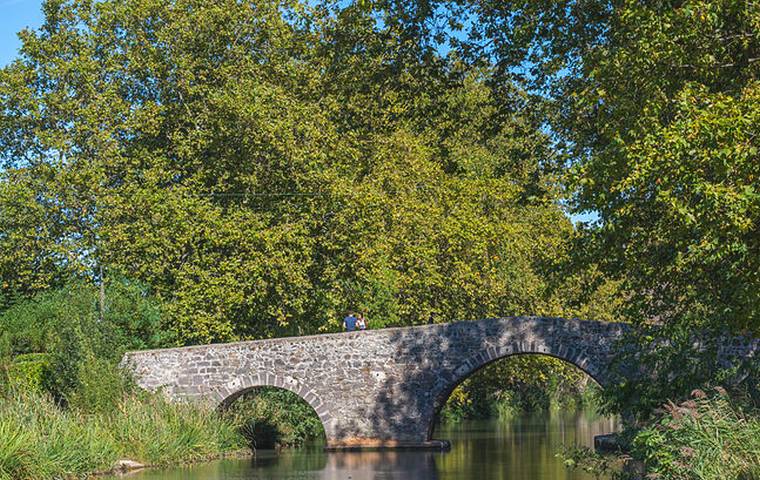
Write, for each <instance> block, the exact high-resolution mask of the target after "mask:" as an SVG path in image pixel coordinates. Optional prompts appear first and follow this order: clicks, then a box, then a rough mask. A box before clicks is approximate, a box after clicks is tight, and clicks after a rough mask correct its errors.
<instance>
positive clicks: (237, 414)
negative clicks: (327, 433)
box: [226, 387, 324, 450]
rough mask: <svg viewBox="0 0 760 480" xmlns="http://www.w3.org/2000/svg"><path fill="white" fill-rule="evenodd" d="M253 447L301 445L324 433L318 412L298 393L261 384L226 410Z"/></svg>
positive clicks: (227, 416)
mask: <svg viewBox="0 0 760 480" xmlns="http://www.w3.org/2000/svg"><path fill="white" fill-rule="evenodd" d="M226 418H227V419H228V420H229V421H230V422H231V423H232V424H234V425H236V426H237V428H238V429H239V431H240V432H241V433H242V435H243V436H244V437H245V439H246V441H247V443H248V445H249V446H250V447H251V449H252V450H255V449H256V448H277V447H289V446H300V445H303V443H304V442H306V441H308V440H314V439H318V438H321V437H323V436H324V429H323V427H322V422H321V420H320V419H319V417H318V416H317V414H316V412H315V411H314V410H313V409H312V408H311V407H310V406H309V404H307V403H306V402H305V401H304V400H303V399H301V398H300V397H299V396H298V395H296V394H295V393H293V392H291V391H288V390H284V389H281V388H273V387H262V388H257V389H255V390H253V391H252V392H250V393H248V394H246V395H244V396H243V397H242V398H240V399H238V400H237V401H236V402H235V403H234V404H233V405H232V406H231V407H230V409H229V410H228V411H227V412H226Z"/></svg>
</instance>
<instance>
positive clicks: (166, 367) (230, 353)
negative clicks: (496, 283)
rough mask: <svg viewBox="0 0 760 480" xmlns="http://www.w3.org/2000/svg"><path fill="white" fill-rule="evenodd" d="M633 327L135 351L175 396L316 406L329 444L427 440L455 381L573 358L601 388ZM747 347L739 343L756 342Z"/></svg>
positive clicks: (581, 325)
mask: <svg viewBox="0 0 760 480" xmlns="http://www.w3.org/2000/svg"><path fill="white" fill-rule="evenodd" d="M628 328H629V327H628V326H627V325H624V324H616V323H602V322H593V321H581V320H565V319H559V318H538V317H519V318H503V319H488V320H480V321H473V322H457V323H448V324H438V325H425V326H418V327H407V328H389V329H381V330H367V331H361V332H350V333H338V334H326V335H315V336H307V337H289V338H279V339H272V340H259V341H251V342H238V343H228V344H215V345H204V346H194V347H185V348H175V349H162V350H151V351H141V352H130V353H128V354H127V355H126V356H125V359H124V364H125V365H127V366H128V368H130V369H131V370H132V371H133V372H134V375H135V378H136V381H137V383H138V384H139V385H140V386H142V387H143V388H146V389H149V390H159V389H161V390H162V391H163V392H164V393H165V394H167V395H168V396H169V397H170V398H172V399H176V400H200V401H206V402H212V403H214V404H215V405H219V406H225V405H227V404H230V403H231V402H233V401H234V400H235V399H236V398H237V397H239V396H240V395H242V394H243V393H245V392H247V391H249V390H251V389H253V388H256V387H261V386H275V387H280V388H284V389H288V390H291V391H293V392H295V393H296V394H298V395H299V396H301V398H303V399H304V400H305V401H306V402H308V403H309V405H311V406H312V407H313V408H314V410H315V411H316V413H317V415H319V418H320V419H321V420H322V423H323V424H324V427H325V434H326V437H327V438H326V439H327V444H328V448H351V447H405V446H426V445H431V444H430V440H431V439H430V435H431V432H432V427H433V423H434V419H435V416H436V414H437V411H438V410H439V408H440V407H441V406H442V405H443V403H445V401H446V399H447V398H448V396H449V394H450V392H451V391H452V390H453V388H454V387H455V386H456V385H458V384H459V383H460V382H462V381H463V380H464V379H466V378H467V377H468V376H469V375H471V374H472V373H473V372H474V371H476V370H478V369H480V368H482V367H483V366H485V365H487V364H488V363H490V362H492V361H494V360H497V359H500V358H504V357H507V356H510V355H519V354H544V355H550V356H553V357H556V358H560V359H563V360H566V361H568V362H570V363H572V364H574V365H576V366H577V367H578V368H580V369H582V370H583V371H585V372H586V373H588V374H589V375H590V376H591V377H592V378H593V379H594V380H596V381H597V382H598V383H599V384H601V385H602V386H604V385H605V383H606V382H607V381H608V379H607V376H606V374H607V370H608V365H609V362H610V361H611V356H612V346H613V344H614V342H615V341H616V340H617V339H619V338H620V337H621V336H622V335H623V334H624V333H625V332H626V330H627V329H628ZM757 347H758V346H757V345H754V347H752V346H751V345H750V346H749V347H741V346H738V347H737V348H755V349H757Z"/></svg>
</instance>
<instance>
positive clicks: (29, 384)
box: [0, 353, 50, 392]
mask: <svg viewBox="0 0 760 480" xmlns="http://www.w3.org/2000/svg"><path fill="white" fill-rule="evenodd" d="M49 371H50V356H49V355H47V354H44V353H27V354H24V355H18V356H16V357H15V358H14V359H13V362H12V363H10V364H8V365H7V366H6V371H5V374H6V375H7V384H8V388H10V389H12V390H23V391H34V392H42V391H44V387H45V382H46V378H47V375H48V374H49V373H48V372H49ZM0 384H1V383H0Z"/></svg>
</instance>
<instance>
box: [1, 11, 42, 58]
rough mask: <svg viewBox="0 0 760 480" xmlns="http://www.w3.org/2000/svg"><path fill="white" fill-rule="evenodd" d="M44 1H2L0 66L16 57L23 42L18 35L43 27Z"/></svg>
mask: <svg viewBox="0 0 760 480" xmlns="http://www.w3.org/2000/svg"><path fill="white" fill-rule="evenodd" d="M41 9H42V0H0V65H7V64H8V63H10V62H11V60H13V59H14V58H15V57H16V54H17V53H18V48H19V46H20V45H21V42H19V40H18V36H17V33H18V32H20V31H21V30H23V29H24V28H25V27H33V28H36V27H39V26H40V25H42V10H41Z"/></svg>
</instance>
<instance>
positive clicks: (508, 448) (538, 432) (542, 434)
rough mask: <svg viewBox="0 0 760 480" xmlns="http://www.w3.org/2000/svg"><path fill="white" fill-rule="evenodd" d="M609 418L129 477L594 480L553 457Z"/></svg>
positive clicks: (267, 455)
mask: <svg viewBox="0 0 760 480" xmlns="http://www.w3.org/2000/svg"><path fill="white" fill-rule="evenodd" d="M616 426H617V424H616V421H615V420H614V419H609V418H599V417H594V416H591V415H588V414H585V413H582V412H574V413H552V414H544V415H532V416H523V417H519V418H515V419H513V420H511V421H497V420H492V421H471V422H463V423H461V424H458V425H452V426H442V427H439V428H438V429H437V430H436V434H435V438H444V439H448V440H450V441H451V444H452V445H451V451H449V452H414V451H406V452H394V451H385V452H350V453H325V452H323V451H322V450H321V448H319V447H318V446H312V447H306V448H302V449H299V450H290V451H283V452H281V453H280V454H275V453H273V452H259V454H258V456H257V457H256V458H254V459H245V460H225V461H219V462H214V463H211V464H206V465H201V466H197V467H190V468H181V469H172V470H165V471H156V470H152V471H147V472H144V473H138V474H135V475H131V476H129V477H128V478H130V480H132V479H133V480H243V479H246V480H249V479H250V480H253V479H256V480H258V479H262V480H263V479H267V480H269V479H272V480H284V479H287V480H316V479H320V480H433V479H436V480H439V479H440V480H454V479H457V480H459V479H461V480H471V479H475V480H592V479H593V477H591V476H590V475H586V474H583V473H581V472H573V471H570V470H568V469H566V468H565V467H564V466H563V464H562V461H561V460H560V459H558V458H556V456H555V454H556V453H557V451H558V450H559V449H560V447H561V446H562V445H563V444H566V445H569V444H575V445H586V446H592V445H593V437H594V435H599V434H602V433H609V432H611V431H614V430H615V428H616Z"/></svg>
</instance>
